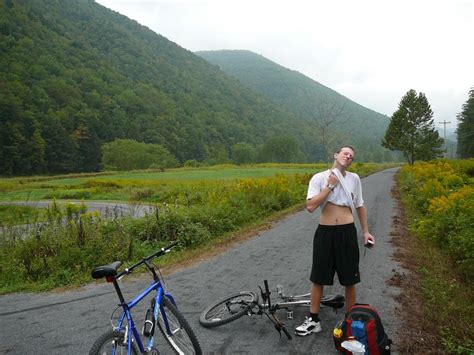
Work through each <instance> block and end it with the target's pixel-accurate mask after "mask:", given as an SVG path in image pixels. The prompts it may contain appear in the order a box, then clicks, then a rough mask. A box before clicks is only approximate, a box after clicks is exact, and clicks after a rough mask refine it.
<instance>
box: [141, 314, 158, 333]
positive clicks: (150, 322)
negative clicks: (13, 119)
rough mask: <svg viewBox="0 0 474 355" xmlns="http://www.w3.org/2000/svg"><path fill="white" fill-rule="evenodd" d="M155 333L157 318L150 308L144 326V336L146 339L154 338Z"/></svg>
mask: <svg viewBox="0 0 474 355" xmlns="http://www.w3.org/2000/svg"><path fill="white" fill-rule="evenodd" d="M154 332H155V317H154V316H153V310H152V309H151V308H149V309H148V310H147V311H146V316H145V323H144V324H143V329H142V334H143V335H144V336H146V337H149V336H152V335H153V333H154Z"/></svg>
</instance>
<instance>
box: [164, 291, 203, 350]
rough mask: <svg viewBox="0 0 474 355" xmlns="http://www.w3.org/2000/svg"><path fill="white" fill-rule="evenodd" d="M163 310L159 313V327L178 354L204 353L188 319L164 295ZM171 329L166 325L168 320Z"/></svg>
mask: <svg viewBox="0 0 474 355" xmlns="http://www.w3.org/2000/svg"><path fill="white" fill-rule="evenodd" d="M162 307H163V308H162V310H163V311H164V313H165V314H163V311H162V310H161V309H160V312H159V313H158V320H157V323H158V327H159V328H160V330H161V333H162V334H163V336H164V337H165V339H166V340H167V342H168V344H169V345H170V346H171V348H173V350H174V352H175V353H176V354H183V355H188V354H199V355H201V354H202V351H201V346H200V345H199V341H198V340H197V338H196V335H195V334H194V332H193V330H192V329H191V326H190V325H189V323H188V321H187V320H186V319H185V318H184V316H183V315H182V314H181V312H180V311H179V310H178V308H176V306H175V305H174V304H173V303H171V301H170V300H169V299H168V298H166V297H164V298H163V304H162ZM165 318H166V320H167V324H168V326H169V331H168V329H167V327H166V321H165Z"/></svg>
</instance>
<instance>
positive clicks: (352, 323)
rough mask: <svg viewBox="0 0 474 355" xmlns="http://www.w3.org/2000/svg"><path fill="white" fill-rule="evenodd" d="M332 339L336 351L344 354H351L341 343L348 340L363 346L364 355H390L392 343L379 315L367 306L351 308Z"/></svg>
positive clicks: (360, 305) (338, 325) (373, 308)
mask: <svg viewBox="0 0 474 355" xmlns="http://www.w3.org/2000/svg"><path fill="white" fill-rule="evenodd" d="M333 337H334V344H335V346H336V349H337V350H339V351H341V352H345V353H346V354H351V352H349V351H347V350H345V349H344V348H343V347H342V346H341V343H342V342H343V341H344V340H347V339H349V338H351V339H352V338H355V339H356V340H358V341H359V342H361V343H362V344H364V345H365V354H366V355H382V354H383V355H385V354H390V349H391V344H392V341H391V340H390V339H389V338H388V336H387V334H386V333H385V330H384V328H383V325H382V321H381V320H380V316H379V313H378V312H377V310H376V309H375V307H373V306H370V305H368V304H358V303H356V304H355V305H353V306H351V307H350V308H349V311H348V312H347V313H346V317H345V319H343V320H342V321H340V322H339V323H338V324H337V325H336V327H335V328H334V331H333Z"/></svg>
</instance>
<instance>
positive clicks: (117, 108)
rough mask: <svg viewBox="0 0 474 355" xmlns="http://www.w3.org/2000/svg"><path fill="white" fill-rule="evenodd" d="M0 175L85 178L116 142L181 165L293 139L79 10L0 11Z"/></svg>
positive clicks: (266, 105)
mask: <svg viewBox="0 0 474 355" xmlns="http://www.w3.org/2000/svg"><path fill="white" fill-rule="evenodd" d="M0 73H1V79H0V80H1V85H0V142H1V149H0V175H11V174H14V175H18V174H36V173H46V172H49V173H57V172H72V171H94V170H97V169H99V168H100V160H101V157H100V146H101V145H102V144H103V143H105V142H109V141H112V140H114V139H116V138H127V139H134V140H137V141H141V142H145V143H154V144H161V145H163V146H164V147H166V148H167V149H168V150H169V151H170V152H171V153H172V154H174V156H176V157H177V159H178V160H179V161H180V162H183V161H185V160H187V159H196V160H198V161H202V160H204V159H209V158H213V157H225V156H228V153H229V149H230V147H231V146H232V145H234V144H235V143H238V142H247V143H250V144H252V145H254V146H257V145H259V144H261V143H263V142H264V141H265V140H266V139H268V138H269V137H274V136H278V135H287V134H292V135H293V136H294V137H298V138H301V139H302V140H303V141H304V140H305V139H303V138H302V132H303V128H304V127H303V126H302V124H301V122H298V119H297V118H295V117H294V115H293V114H291V113H289V112H286V111H285V110H284V109H281V108H279V107H278V106H277V105H274V104H273V103H272V102H270V101H269V100H267V99H265V98H264V97H263V96H262V95H259V94H255V93H254V92H252V91H251V90H249V89H247V88H245V87H244V86H242V85H241V84H240V83H238V81H237V80H235V79H233V78H230V77H228V76H226V75H225V74H224V73H223V72H222V71H220V70H219V69H218V68H216V67H215V66H213V65H210V64H209V63H208V62H207V61H205V60H204V59H202V58H200V57H198V56H196V55H194V54H193V53H192V52H190V51H188V50H185V49H183V48H181V47H179V46H178V45H176V44H175V43H173V42H171V41H169V40H167V39H166V38H164V37H162V36H160V35H157V34H156V33H154V32H152V31H150V30H149V29H147V28H146V27H144V26H141V25H139V24H138V23H137V22H135V21H131V20H129V19H128V18H126V17H125V16H122V15H120V14H118V13H116V12H113V11H111V10H109V9H107V8H105V7H102V6H101V5H99V4H97V3H95V2H93V1H89V0H76V1H63V0H41V1H40V0H23V1H21V0H18V1H16V0H15V1H2V2H0Z"/></svg>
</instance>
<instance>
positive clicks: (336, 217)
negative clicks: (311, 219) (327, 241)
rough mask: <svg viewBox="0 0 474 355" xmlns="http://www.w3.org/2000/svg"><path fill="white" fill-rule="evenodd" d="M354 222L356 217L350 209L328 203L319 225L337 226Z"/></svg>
mask: <svg viewBox="0 0 474 355" xmlns="http://www.w3.org/2000/svg"><path fill="white" fill-rule="evenodd" d="M353 222H354V216H353V215H352V211H351V209H350V207H347V206H338V205H334V204H332V203H330V202H328V203H326V205H325V206H324V208H323V210H322V211H321V216H320V218H319V224H322V225H327V226H337V225H341V224H349V223H353Z"/></svg>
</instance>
